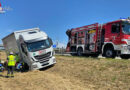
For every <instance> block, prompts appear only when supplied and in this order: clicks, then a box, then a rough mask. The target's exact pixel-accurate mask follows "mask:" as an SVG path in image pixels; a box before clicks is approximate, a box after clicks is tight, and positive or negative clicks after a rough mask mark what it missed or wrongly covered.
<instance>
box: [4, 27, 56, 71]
mask: <svg viewBox="0 0 130 90" xmlns="http://www.w3.org/2000/svg"><path fill="white" fill-rule="evenodd" d="M2 41H3V44H4V47H5V50H6V52H7V53H9V52H10V51H13V52H14V53H19V56H20V61H21V62H24V63H25V65H26V67H27V66H28V69H29V70H34V69H41V68H44V67H47V66H50V65H53V64H55V63H56V60H55V57H54V56H53V55H54V52H53V47H52V40H51V39H50V37H48V35H47V34H46V33H45V32H43V31H41V30H40V29H39V28H32V29H26V30H19V31H15V32H13V33H11V34H9V35H8V36H6V37H4V38H3V39H2Z"/></svg>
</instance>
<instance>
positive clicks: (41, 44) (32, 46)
mask: <svg viewBox="0 0 130 90" xmlns="http://www.w3.org/2000/svg"><path fill="white" fill-rule="evenodd" d="M50 46H51V44H50V41H49V40H48V39H46V40H42V41H37V42H32V43H27V48H28V50H29V51H30V52H34V51H38V50H42V49H46V48H49V47H50Z"/></svg>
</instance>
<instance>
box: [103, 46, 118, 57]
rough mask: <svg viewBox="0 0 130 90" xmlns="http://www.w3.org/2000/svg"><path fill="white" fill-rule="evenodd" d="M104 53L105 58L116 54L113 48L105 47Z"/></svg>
mask: <svg viewBox="0 0 130 90" xmlns="http://www.w3.org/2000/svg"><path fill="white" fill-rule="evenodd" d="M104 54H105V57H107V58H115V56H116V55H115V52H114V49H113V48H106V49H105V52H104Z"/></svg>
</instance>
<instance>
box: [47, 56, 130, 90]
mask: <svg viewBox="0 0 130 90" xmlns="http://www.w3.org/2000/svg"><path fill="white" fill-rule="evenodd" d="M56 59H57V64H56V65H55V67H54V68H51V69H50V70H49V71H48V72H50V73H55V74H59V75H61V76H63V77H64V78H68V79H70V80H71V82H73V83H75V84H77V85H81V86H82V87H84V88H88V87H89V88H90V89H99V90H106V89H110V90H117V89H118V90H130V60H120V59H101V58H86V57H77V56H74V57H73V56H56ZM76 80H78V82H76Z"/></svg>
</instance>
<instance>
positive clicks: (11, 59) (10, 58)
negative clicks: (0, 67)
mask: <svg viewBox="0 0 130 90" xmlns="http://www.w3.org/2000/svg"><path fill="white" fill-rule="evenodd" d="M8 66H15V56H14V55H9V56H8Z"/></svg>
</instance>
